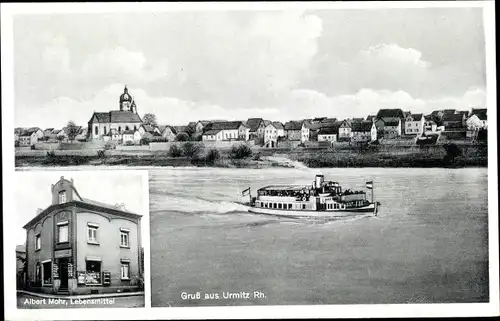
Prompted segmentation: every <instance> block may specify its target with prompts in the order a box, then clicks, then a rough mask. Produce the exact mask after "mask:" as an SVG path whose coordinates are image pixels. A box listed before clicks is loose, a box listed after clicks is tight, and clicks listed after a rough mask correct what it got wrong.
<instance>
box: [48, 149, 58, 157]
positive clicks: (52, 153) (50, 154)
mask: <svg viewBox="0 0 500 321" xmlns="http://www.w3.org/2000/svg"><path fill="white" fill-rule="evenodd" d="M46 155H47V157H49V158H53V157H56V153H55V152H54V151H53V150H49V151H48V152H47V154H46Z"/></svg>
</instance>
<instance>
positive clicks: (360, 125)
mask: <svg viewBox="0 0 500 321" xmlns="http://www.w3.org/2000/svg"><path fill="white" fill-rule="evenodd" d="M372 125H373V123H372V122H370V121H363V122H353V123H352V124H351V128H352V131H353V132H369V131H371V130H372Z"/></svg>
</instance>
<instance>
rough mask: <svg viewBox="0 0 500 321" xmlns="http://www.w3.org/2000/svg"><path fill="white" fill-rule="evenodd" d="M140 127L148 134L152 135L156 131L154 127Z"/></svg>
mask: <svg viewBox="0 0 500 321" xmlns="http://www.w3.org/2000/svg"><path fill="white" fill-rule="evenodd" d="M142 127H144V130H145V131H146V132H148V133H153V132H154V131H155V129H156V127H154V126H151V125H142Z"/></svg>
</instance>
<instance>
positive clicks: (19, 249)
mask: <svg viewBox="0 0 500 321" xmlns="http://www.w3.org/2000/svg"><path fill="white" fill-rule="evenodd" d="M16 252H26V245H24V244H23V245H16Z"/></svg>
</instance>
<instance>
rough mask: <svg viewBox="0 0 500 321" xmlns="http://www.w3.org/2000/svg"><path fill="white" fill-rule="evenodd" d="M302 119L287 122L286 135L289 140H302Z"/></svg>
mask: <svg viewBox="0 0 500 321" xmlns="http://www.w3.org/2000/svg"><path fill="white" fill-rule="evenodd" d="M302 123H303V121H302V120H291V121H288V122H286V123H285V126H284V127H285V137H286V138H287V139H288V140H292V141H300V140H302Z"/></svg>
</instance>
